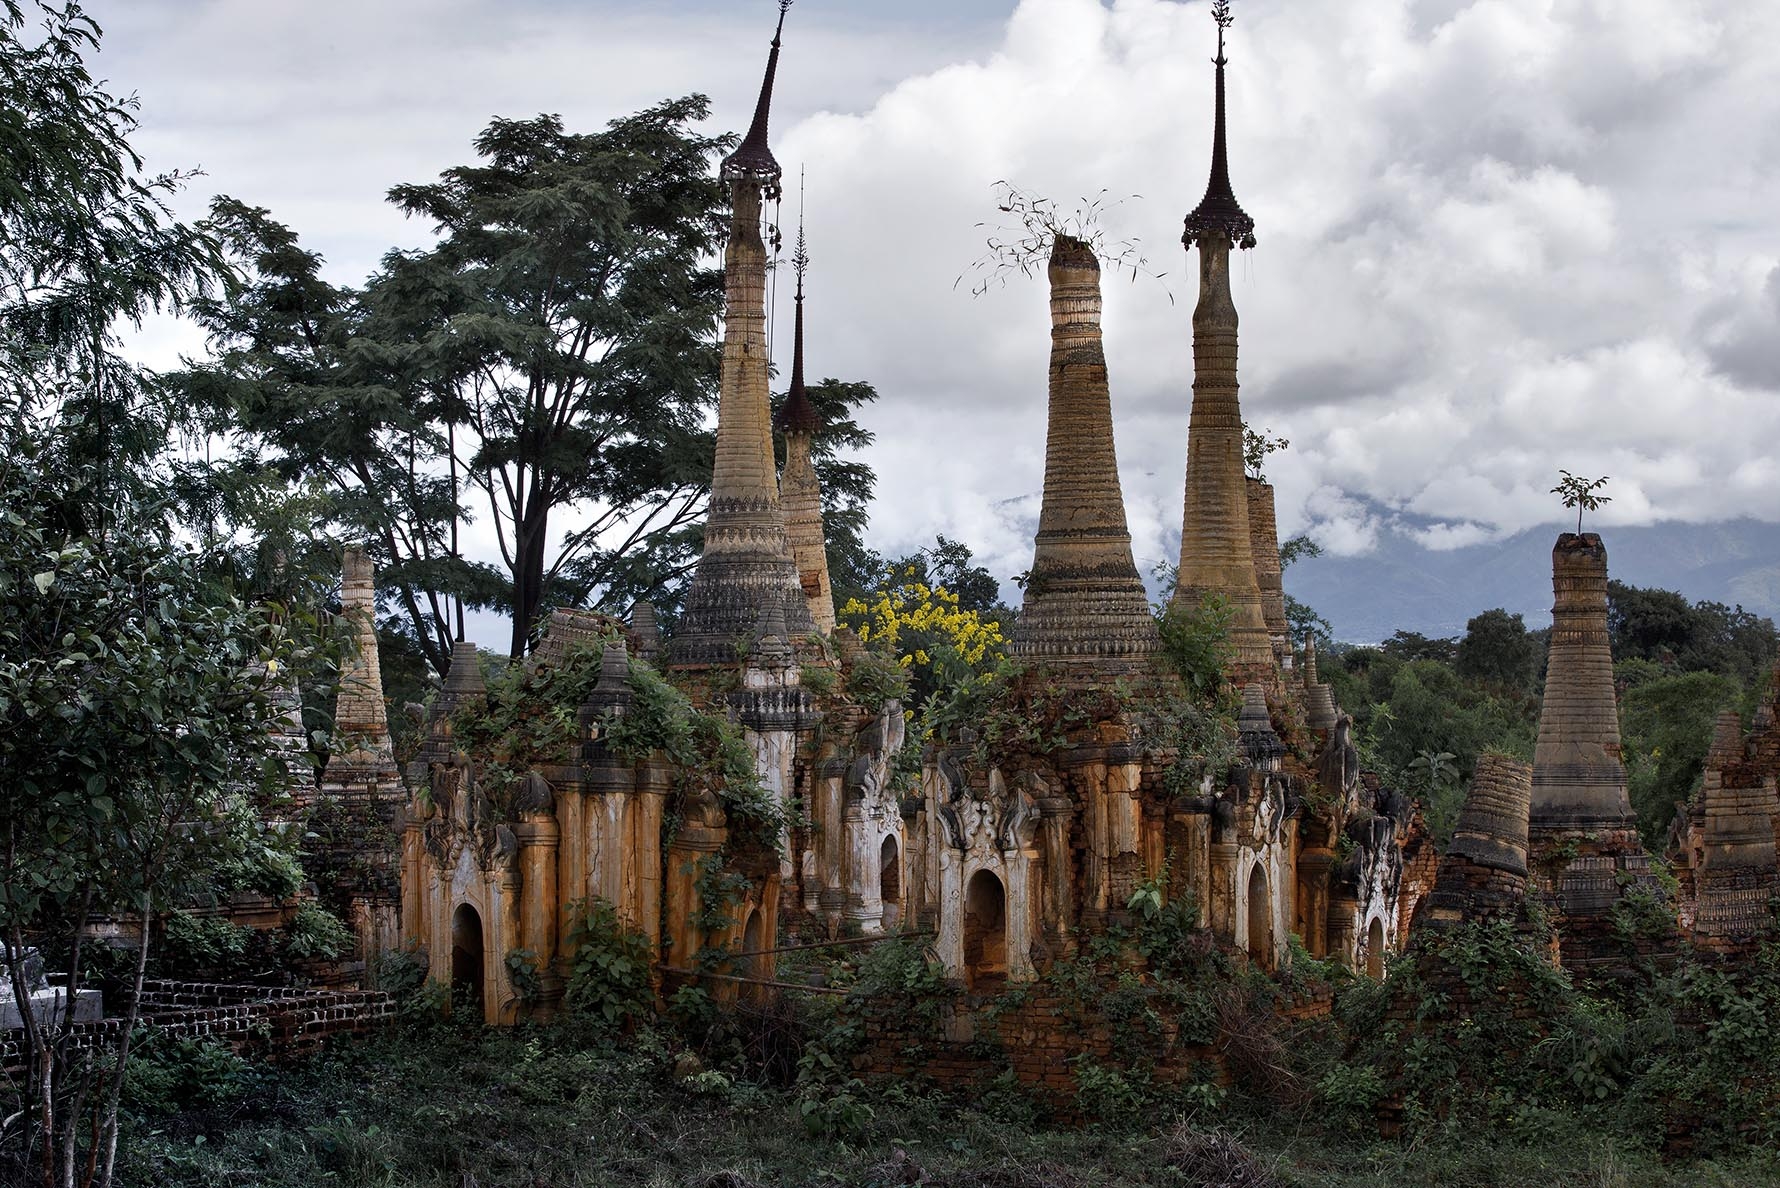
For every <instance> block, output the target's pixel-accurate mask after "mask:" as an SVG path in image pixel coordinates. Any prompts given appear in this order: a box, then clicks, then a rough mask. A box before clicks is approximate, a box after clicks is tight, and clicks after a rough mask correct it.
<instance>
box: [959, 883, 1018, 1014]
mask: <svg viewBox="0 0 1780 1188" xmlns="http://www.w3.org/2000/svg"><path fill="white" fill-rule="evenodd" d="M1006 977H1007V892H1006V891H1005V890H1003V888H1002V886H1001V880H1000V879H998V878H996V877H995V876H994V875H993V874H990V873H989V872H988V871H986V870H979V871H977V872H976V874H974V875H972V876H971V879H970V885H969V886H968V887H966V888H965V890H964V984H965V986H966V987H968V988H969V989H972V990H976V989H979V988H981V987H982V986H984V985H985V984H986V983H989V982H993V981H998V980H1000V979H1003V978H1006Z"/></svg>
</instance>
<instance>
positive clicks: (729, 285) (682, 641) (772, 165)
mask: <svg viewBox="0 0 1780 1188" xmlns="http://www.w3.org/2000/svg"><path fill="white" fill-rule="evenodd" d="M787 7H789V5H788V4H786V3H784V2H783V0H782V2H781V4H780V7H779V27H778V29H777V30H775V31H774V33H773V43H772V51H771V53H770V54H769V55H768V57H767V66H766V77H765V79H763V80H762V82H761V84H760V100H759V102H758V103H757V104H756V106H755V108H754V122H753V124H752V125H750V127H749V128H748V134H747V136H745V137H744V138H743V139H742V143H741V144H740V145H738V146H737V147H736V150H735V151H734V152H733V153H731V154H730V155H729V156H728V157H726V158H724V161H723V181H724V182H725V184H727V185H728V187H729V194H730V203H731V214H730V229H729V245H728V247H727V248H726V249H725V250H724V257H723V259H724V302H723V367H722V378H721V392H720V396H719V402H718V409H717V456H716V462H715V466H714V468H713V471H712V474H711V502H710V515H709V517H708V518H707V520H706V521H705V543H704V553H703V555H702V556H701V557H700V558H699V562H698V568H697V569H696V570H694V571H693V575H692V583H691V585H690V586H689V588H688V589H687V591H686V606H685V611H684V613H683V615H682V616H681V619H680V625H679V630H677V631H676V632H675V633H674V637H673V640H672V642H671V644H670V646H669V663H670V664H671V665H672V666H674V667H679V668H704V667H712V666H719V665H725V664H733V663H734V661H735V659H736V657H737V654H738V650H740V649H745V648H746V647H747V646H748V645H749V644H750V642H751V641H752V640H753V639H755V638H756V637H757V636H759V635H760V634H761V633H762V631H763V630H764V624H765V621H766V619H767V617H768V616H769V615H771V614H772V613H773V612H774V611H775V609H776V610H778V611H779V612H781V613H782V614H783V617H784V623H785V628H786V630H787V631H788V632H789V633H790V634H791V635H792V636H803V635H807V634H809V633H810V632H811V631H812V630H814V628H815V624H814V623H813V622H812V621H811V618H810V608H809V603H808V601H807V600H806V599H805V597H804V594H803V587H802V584H801V583H800V581H799V578H798V568H797V561H796V560H795V559H794V558H793V557H792V554H791V544H790V541H789V540H788V539H787V537H786V534H785V517H784V512H783V509H782V508H781V507H780V505H779V484H778V475H777V468H776V467H775V465H774V463H773V429H772V406H771V397H770V393H769V388H768V376H767V365H768V359H767V354H768V351H767V338H766V243H765V240H764V239H763V238H762V236H761V218H762V203H763V201H764V200H768V199H774V200H776V199H777V198H778V196H779V179H780V177H781V175H782V171H781V170H780V168H779V162H778V160H777V159H776V158H774V156H773V153H772V149H771V148H770V147H769V146H768V144H767V124H768V121H769V117H770V113H771V108H772V99H773V78H774V76H775V75H776V73H777V71H778V64H779V45H780V39H781V35H782V34H783V32H784V26H785V9H786V8H787Z"/></svg>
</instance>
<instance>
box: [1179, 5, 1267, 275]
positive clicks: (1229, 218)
mask: <svg viewBox="0 0 1780 1188" xmlns="http://www.w3.org/2000/svg"><path fill="white" fill-rule="evenodd" d="M1211 16H1212V19H1213V20H1214V21H1216V22H1217V25H1218V56H1217V57H1216V58H1214V59H1212V62H1213V64H1214V65H1215V66H1216V67H1217V71H1216V75H1217V102H1216V106H1215V112H1214V115H1213V117H1212V137H1211V177H1210V179H1209V180H1208V181H1207V183H1206V186H1205V197H1204V198H1202V199H1200V200H1199V205H1198V206H1197V207H1195V208H1194V210H1193V213H1192V214H1190V215H1188V216H1187V222H1186V233H1185V234H1184V235H1182V236H1181V240H1182V242H1184V243H1185V244H1186V245H1187V246H1188V247H1193V246H1194V245H1195V244H1198V243H1200V242H1201V241H1203V240H1204V239H1205V238H1207V237H1208V236H1216V237H1218V238H1220V239H1224V240H1226V241H1228V243H1229V244H1230V246H1231V247H1239V248H1251V247H1254V246H1255V220H1254V219H1252V218H1250V217H1249V215H1248V213H1247V212H1246V211H1244V210H1243V209H1242V206H1241V205H1240V204H1239V203H1238V202H1237V201H1236V195H1235V193H1234V192H1233V191H1232V190H1231V189H1230V166H1229V156H1228V153H1227V152H1226V149H1225V143H1224V67H1225V66H1226V65H1228V63H1227V62H1226V61H1225V60H1224V30H1225V29H1227V28H1229V27H1230V23H1231V21H1232V20H1234V19H1235V18H1233V17H1232V16H1231V15H1230V0H1212V6H1211Z"/></svg>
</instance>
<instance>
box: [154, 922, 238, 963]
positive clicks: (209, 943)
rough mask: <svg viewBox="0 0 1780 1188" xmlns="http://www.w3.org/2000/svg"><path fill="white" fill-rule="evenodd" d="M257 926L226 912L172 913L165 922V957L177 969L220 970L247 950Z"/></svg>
mask: <svg viewBox="0 0 1780 1188" xmlns="http://www.w3.org/2000/svg"><path fill="white" fill-rule="evenodd" d="M252 939H253V929H251V928H244V927H241V926H240V925H237V924H232V923H230V922H229V921H228V919H227V918H226V917H223V916H194V915H192V914H191V913H189V912H183V911H175V912H170V913H168V915H167V917H166V919H165V921H164V922H163V923H162V925H161V943H162V945H163V946H164V948H165V950H166V952H165V953H164V954H163V959H164V960H165V961H166V962H167V963H168V965H170V966H172V967H173V968H175V969H189V970H216V969H222V968H227V967H229V966H232V965H234V964H235V963H236V962H238V961H239V960H240V959H241V958H242V957H244V956H245V955H246V953H247V947H248V944H249V943H250V942H251V941H252Z"/></svg>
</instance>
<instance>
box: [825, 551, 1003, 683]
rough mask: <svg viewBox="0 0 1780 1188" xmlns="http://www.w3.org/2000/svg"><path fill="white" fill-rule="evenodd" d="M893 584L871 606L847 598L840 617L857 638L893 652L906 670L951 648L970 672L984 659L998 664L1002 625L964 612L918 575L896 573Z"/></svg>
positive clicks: (953, 599)
mask: <svg viewBox="0 0 1780 1188" xmlns="http://www.w3.org/2000/svg"><path fill="white" fill-rule="evenodd" d="M890 576H891V579H892V582H893V584H891V585H888V586H886V587H885V588H884V589H882V590H879V591H878V592H877V593H876V594H875V595H873V597H872V600H871V602H870V603H867V602H865V601H863V600H861V599H858V598H852V599H848V601H847V604H846V605H845V606H843V607H841V612H840V617H841V619H842V621H843V622H845V623H846V624H847V625H848V626H849V627H851V628H853V630H854V631H856V632H858V633H859V638H860V639H861V640H862V641H864V642H866V643H871V642H872V641H874V640H875V641H877V644H878V646H879V647H880V648H883V649H885V650H887V651H890V652H893V653H894V654H895V655H896V656H897V659H898V661H899V662H900V663H901V664H902V666H903V667H904V668H910V667H920V668H926V667H928V666H929V665H931V664H932V663H933V657H932V654H931V653H930V652H929V650H928V649H930V648H934V647H939V646H941V645H950V646H951V648H952V649H953V650H954V651H955V652H956V653H957V654H958V658H959V659H960V660H962V661H964V663H966V664H968V665H970V666H971V667H972V668H975V667H976V666H978V665H980V664H982V663H983V661H984V659H985V658H989V659H994V658H995V657H997V656H999V655H1000V653H1001V652H1002V650H1003V645H1004V644H1005V643H1006V640H1005V639H1004V638H1003V637H1002V634H1001V624H1000V623H997V622H995V621H994V620H993V619H990V620H986V621H985V620H984V619H983V618H982V616H981V615H979V614H978V613H977V612H976V611H973V610H972V611H967V610H960V609H959V607H958V596H957V595H956V594H954V593H952V592H951V591H950V590H947V589H946V588H945V587H944V586H929V585H927V584H926V583H925V582H922V581H919V580H917V579H916V577H915V576H914V570H912V569H911V570H909V571H908V572H907V573H905V574H902V575H901V580H896V579H897V577H898V575H896V574H895V573H892V574H891V575H890Z"/></svg>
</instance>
